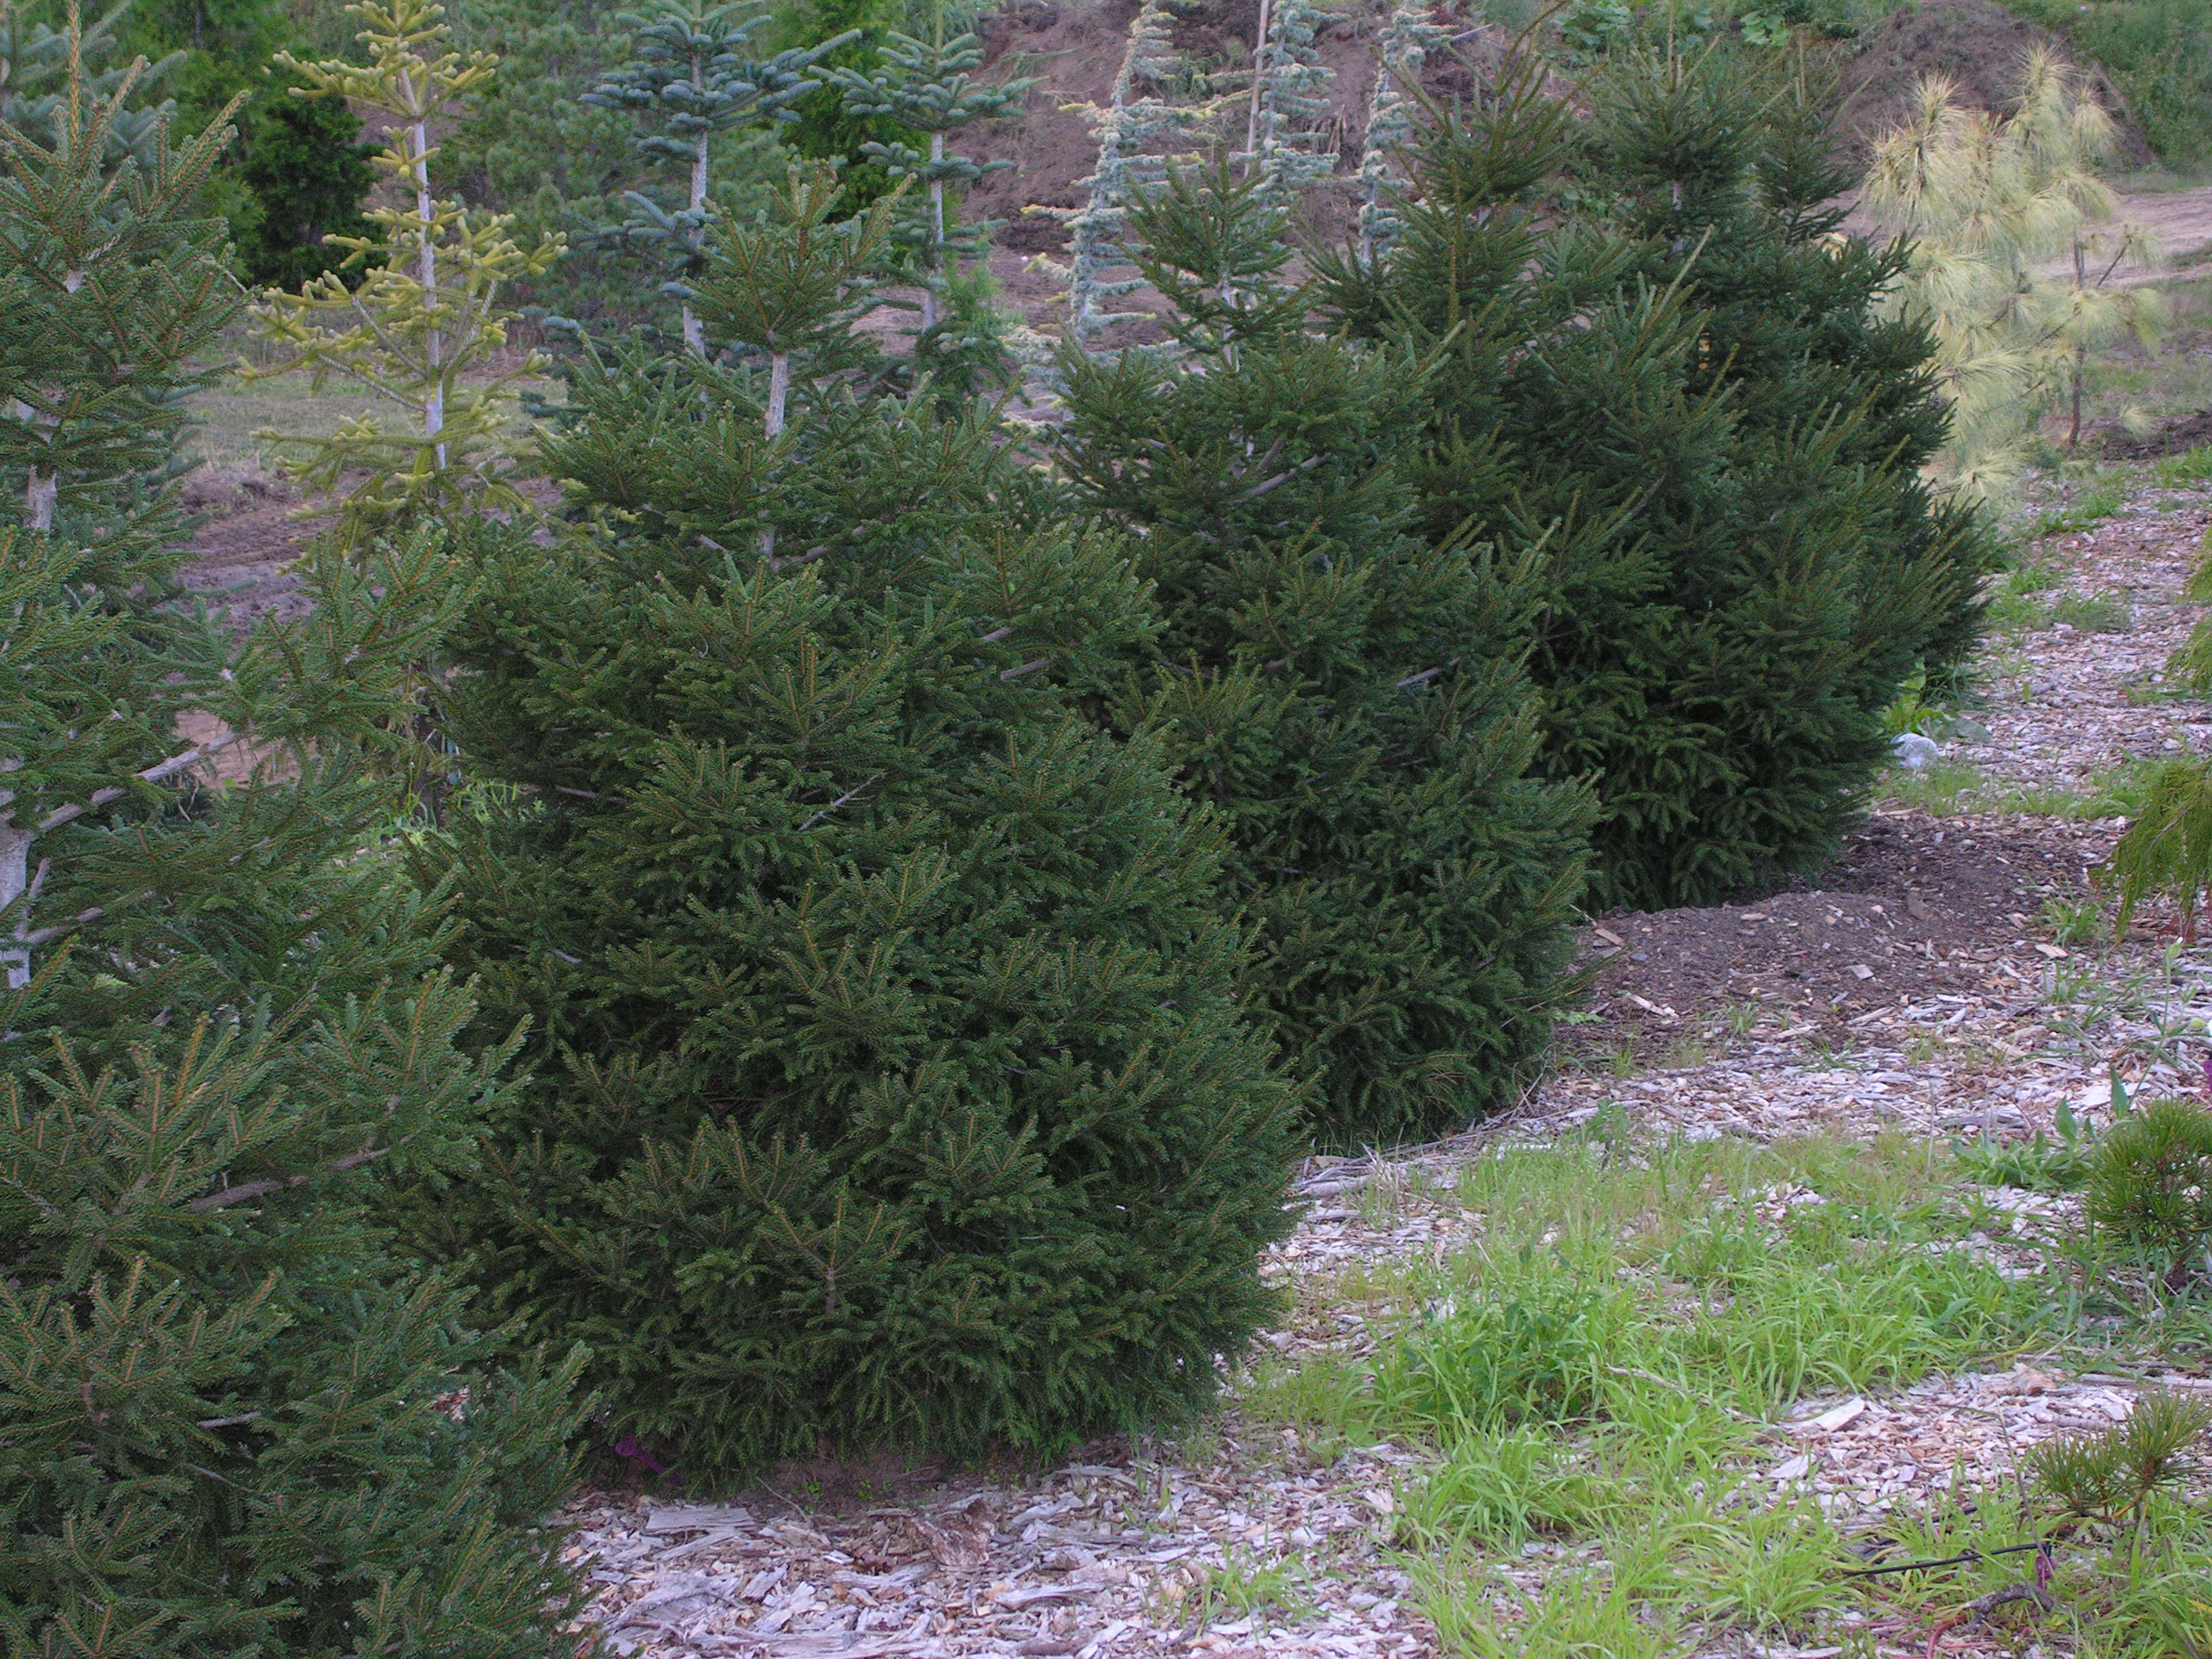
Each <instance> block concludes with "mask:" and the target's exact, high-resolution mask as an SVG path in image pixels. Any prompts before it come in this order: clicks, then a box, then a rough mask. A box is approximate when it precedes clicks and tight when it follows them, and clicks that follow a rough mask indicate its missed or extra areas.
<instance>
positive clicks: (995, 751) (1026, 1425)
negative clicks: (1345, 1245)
mask: <svg viewBox="0 0 2212 1659" xmlns="http://www.w3.org/2000/svg"><path fill="white" fill-rule="evenodd" d="M825 178H826V173H817V174H815V175H812V176H811V177H809V178H802V179H799V181H797V182H796V183H795V185H794V187H793V191H791V192H790V193H789V194H788V195H787V197H785V198H784V204H783V207H782V209H781V212H780V215H779V216H776V217H775V218H773V219H771V220H769V221H768V222H755V223H751V224H738V223H735V222H731V221H728V220H723V221H720V222H718V223H717V224H716V226H715V228H714V230H713V232H712V233H711V234H710V237H709V246H708V252H709V256H710V257H709V263H708V270H707V272H706V274H705V275H704V276H702V279H701V280H700V282H699V283H698V285H697V293H698V296H699V297H698V301H697V303H698V307H699V313H700V315H701V317H702V321H703V323H704V325H705V328H706V331H707V336H708V343H709V348H710V358H709V359H708V360H703V361H702V360H700V359H696V358H691V357H689V356H684V357H681V358H676V357H668V356H663V357H660V358H659V359H654V358H653V357H650V356H644V355H637V356H632V357H629V358H627V359H623V360H620V361H616V362H600V361H599V360H597V359H587V360H586V363H585V365H584V368H583V369H582V371H581V372H580V374H578V376H577V378H576V380H574V383H573V384H572V386H571V390H570V396H571V399H572V407H571V409H570V410H569V415H570V417H571V421H570V424H569V426H568V428H567V430H566V431H565V432H564V433H563V435H561V436H559V437H556V438H554V439H552V440H550V441H549V442H548V446H547V453H548V458H549V459H550V463H551V465H553V467H554V468H555V470H556V472H557V473H558V474H559V475H561V476H563V477H567V478H568V479H569V480H570V481H571V484H570V495H569V505H570V508H571V514H572V517H573V518H574V520H575V522H574V526H573V527H572V528H571V529H569V530H568V532H565V533H563V534H562V535H561V536H560V537H559V538H557V539H556V540H555V541H554V543H553V544H551V545H550V546H546V547H540V546H538V545H536V544H532V542H530V541H528V540H526V539H521V538H509V539H506V540H503V541H500V542H498V543H497V544H496V545H491V546H487V548H486V549H485V550H484V551H483V554H482V556H481V563H482V569H483V590H482V597H481V599H480V600H479V602H478V604H477V607H476V609H475V611H474V612H473V616H472V618H471V622H470V623H469V625H468V626H467V627H466V628H465V629H464V630H463V631H462V632H461V634H460V635H459V638H458V641H457V645H456V647H455V660H456V661H457V662H458V664H459V667H460V670H461V671H460V674H459V677H458V678H457V679H456V681H455V682H454V684H453V686H452V687H451V689H450V694H449V698H448V706H447V708H446V710H445V711H444V719H445V721H446V729H447V730H449V731H450V732H453V734H454V735H455V736H456V738H457V739H458V740H459V746H460V751H461V753H460V757H459V758H460V763H461V764H462V765H463V767H464V768H465V769H466V771H467V773H468V775H470V776H471V778H473V779H475V780H477V784H478V787H477V789H476V791H475V796H476V799H477V808H476V810H475V811H473V813H469V812H462V813H457V814H456V816H455V817H454V819H453V829H452V831H451V835H450V839H449V841H447V842H444V843H441V845H440V846H439V847H437V848H432V849H431V851H430V853H429V854H426V856H429V857H431V858H433V860H434V866H433V868H434V874H435V878H445V877H447V875H450V876H451V877H452V878H453V880H454V881H455V882H456V883H457V884H458V887H459V892H460V894H461V915H462V916H463V918H464V919H465V932H464V933H462V934H461V935H460V936H459V940H458V942H457V950H456V953H455V958H454V959H455V960H456V961H457V962H458V963H460V964H462V965H463V966H464V967H465V969H466V970H467V971H470V972H471V973H475V974H478V975H481V976H482V983H483V995H484V997H485V999H486V1007H487V1011H488V1018H489V1022H490V1024H491V1027H492V1029H494V1030H505V1029H507V1026H508V1025H509V1024H511V1023H513V1021H515V1020H517V1019H519V1018H525V1017H526V1018H528V1019H529V1021H530V1022H531V1034H530V1036H529V1039H528V1051H529V1054H530V1055H531V1057H532V1061H533V1064H534V1066H535V1068H536V1077H535V1080H534V1081H533V1083H532V1085H531V1086H530V1089H529V1090H528V1091H527V1092H526V1094H525V1095H524V1096H523V1097H520V1099H519V1100H518V1102H517V1104H516V1106H515V1109H513V1111H512V1112H511V1113H510V1115H508V1116H507V1119H506V1121H505V1122H504V1124H503V1126H502V1131H501V1135H500V1137H499V1139H498V1143H497V1145H496V1146H495V1150H494V1151H493V1152H491V1153H490V1154H489V1156H488V1157H487V1158H486V1159H485V1161H484V1164H483V1167H482V1169H481V1170H479V1172H478V1173H477V1176H475V1177H474V1178H473V1179H472V1180H471V1182H469V1183H468V1185H467V1186H466V1187H465V1188H463V1189H462V1190H461V1191H460V1192H459V1194H456V1196H455V1198H454V1200H453V1201H452V1202H451V1203H450V1204H443V1203H441V1205H440V1206H435V1207H434V1208H426V1211H425V1213H424V1215H423V1217H422V1227H423V1228H424V1230H425V1234H426V1236H427V1237H432V1238H434V1239H435V1240H439V1241H441V1244H440V1248H442V1249H446V1250H447V1251H450V1252H451V1253H453V1255H456V1256H460V1255H472V1256H473V1258H474V1260H475V1261H476V1262H477V1270H478V1271H479V1273H481V1274H482V1275H483V1279H484V1280H485V1282H486V1283H487V1285H489V1286H490V1287H491V1289H492V1291H493V1293H494V1294H495V1296H496V1297H499V1298H500V1299H501V1302H502V1304H504V1305H507V1306H510V1307H513V1309H515V1310H517V1311H518V1312H519V1313H520V1315H521V1316H523V1317H524V1319H525V1321H526V1324H527V1325H528V1327H529V1328H531V1329H532V1331H533V1332H536V1333H539V1334H545V1335H554V1334H558V1335H559V1336H560V1337H561V1338H562V1340H566V1339H568V1338H572V1337H574V1338H581V1339H583V1340H586V1341H588V1342H589V1343H590V1344H591V1346H592V1352H593V1356H594V1358H593V1361H592V1372H591V1375H592V1376H593V1377H594V1378H596V1379H597V1380H598V1381H599V1382H600V1383H603V1384H604V1385H605V1397H606V1400H607V1401H608V1408H609V1410H610V1412H611V1422H610V1426H611V1427H613V1428H617V1429H619V1430H620V1431H623V1432H624V1433H627V1434H630V1435H633V1436H635V1437H636V1438H637V1439H638V1440H639V1441H640V1442H641V1443H642V1444H643V1445H644V1446H646V1447H647V1449H649V1450H650V1451H651V1452H652V1453H653V1455H655V1456H656V1457H658V1458H659V1459H661V1460H662V1461H663V1462H667V1463H670V1464H671V1465H672V1466H673V1467H674V1468H675V1469H676V1470H677V1471H678V1473H679V1474H681V1475H682V1476H683V1478H684V1479H685V1480H694V1481H696V1480H705V1481H709V1482H711V1481H712V1480H715V1479H717V1478H720V1477H724V1476H727V1475H729V1474H732V1473H734V1472H736V1471H738V1470H741V1469H744V1468H747V1467H750V1466H752V1465H755V1464H757V1463H759V1462H761V1461H763V1460H764V1459H770V1458H774V1457H777V1456H781V1455H789V1454H793V1453H799V1452H807V1453H811V1452H813V1451H814V1450H815V1449H817V1447H821V1446H829V1447H832V1448H848V1447H854V1446H860V1445H869V1444H873V1445H884V1444H890V1445H907V1446H927V1447H933V1448H938V1449H952V1450H970V1451H972V1450H975V1449H979V1448H982V1447H985V1446H988V1445H992V1444H999V1445H1011V1446H1019V1447H1030V1448H1036V1449H1054V1448H1057V1447H1060V1446H1063V1445H1065V1444H1066V1443H1069V1442H1070V1441H1071V1440H1072V1439H1073V1438H1074V1437H1079V1436H1081V1435H1083V1434H1085V1433H1088V1432H1091V1431H1097V1430H1102V1429H1106V1428H1109V1427H1112V1426H1115V1425H1126V1424H1130V1423H1133V1422H1138V1421H1142V1420H1145V1419H1151V1418H1155V1417H1158V1416H1160V1415H1163V1414H1168V1413H1174V1412H1176V1410H1178V1409H1180V1408H1182V1407H1188V1406H1189V1405H1191V1404H1193V1403H1194V1402H1197V1401H1202V1400H1204V1399H1206V1397H1208V1396H1209V1395H1211V1394H1212V1390H1213V1389H1214V1387H1215V1385H1216V1379H1217V1375H1218V1373H1217V1370H1216V1365H1215V1358H1216V1356H1217V1355H1219V1354H1223V1353H1229V1352H1236V1351H1237V1350H1238V1349H1239V1348H1240V1347H1241V1346H1242V1345H1243V1342H1244V1341H1245V1340H1247V1339H1248V1338H1249V1334H1250V1333H1251V1332H1252V1330H1253V1329H1254V1328H1255V1326H1256V1325H1257V1324H1258V1323H1259V1322H1260V1321H1261V1319H1262V1318H1263V1317H1264V1316H1266V1314H1267V1310H1268V1306H1269V1302H1268V1297H1267V1294H1266V1293H1265V1292H1264V1291H1263V1289H1262V1287H1261V1282H1260V1280H1259V1278H1258V1275H1257V1272H1256V1265H1257V1258H1258V1255H1259V1252H1260V1250H1261V1249H1262V1248H1263V1247H1264V1246H1265V1245H1266V1244H1267V1242H1268V1241H1270V1240H1271V1239H1273V1238H1274V1237H1278V1236H1279V1235H1280V1234H1281V1233H1282V1232H1283V1231H1285V1227H1286V1225H1287V1218H1286V1216H1285V1212H1284V1209H1283V1206H1282V1189H1283V1182H1284V1179H1285V1168H1286V1161H1287V1158H1288V1154H1289V1146H1290V1138H1291V1132H1292V1129H1293V1127H1294V1125H1295V1122H1296V1119H1297V1094H1296V1091H1295V1090H1294V1089H1293V1088H1292V1086H1291V1085H1289V1084H1288V1083H1287V1082H1286V1081H1285V1079H1283V1078H1282V1077H1281V1076H1280V1075H1279V1073H1278V1072H1277V1070H1276V1068H1275V1065H1274V1062H1273V1060H1272V1059H1271V1056H1270V1050H1269V1045H1268V1043H1267V1039H1266V1037H1265V1036H1264V1034H1263V1033H1262V1032H1261V1030H1258V1029H1257V1028H1255V1025H1254V1024H1251V1023H1250V1022H1249V1020H1248V1018H1247V1017H1246V1013H1245V1010H1244V1007H1243V1002H1242V1000H1241V995H1240V989H1239V976H1240V975H1241V973H1242V972H1243V963H1244V959H1243V950H1242V939H1241V934H1240V933H1239V930H1238V928H1237V926H1236V925H1235V924H1234V923H1233V922H1231V921H1229V920H1228V919H1226V918H1225V916H1223V915H1221V914H1220V912H1219V910H1218V906H1217V902H1216V896H1215V895H1216V889H1217V883H1218V867H1219V862H1220V858H1221V852H1220V846H1219V833H1218V829H1217V827H1216V826H1215V825H1214V824H1213V823H1212V822H1210V821H1208V820H1206V819H1205V818H1203V817H1197V816H1194V814H1193V813H1192V811H1190V809H1189V808H1188V805H1186V804H1185V803H1184V801H1183V800H1182V799H1181V797H1180V795H1179V793H1178V792H1177V791H1176V787H1175V785H1174V782H1173V780H1172V778H1171V777H1170V775H1169V774H1168V771H1167V769H1166V767H1165V764H1164V758H1163V757H1162V755H1161V754H1160V752H1159V748H1158V744H1157V743H1156V742H1155V741H1153V740H1152V739H1150V738H1139V740H1137V741H1134V742H1131V743H1127V744H1124V743H1121V742H1117V741H1115V739H1114V738H1111V737H1109V735H1107V734H1105V733H1103V732H1101V731H1099V730H1098V729H1097V727H1096V726H1093V725H1092V724H1091V722H1090V721H1088V720H1085V719H1084V718H1083V717H1082V716H1081V714H1079V711H1078V708H1077V705H1078V704H1079V702H1080V701H1081V700H1082V698H1083V697H1084V696H1086V695H1091V694H1092V693H1094V692H1095V690H1096V689H1097V687H1098V686H1100V685H1102V684H1104V683H1105V681H1106V680H1107V679H1108V678H1109V676H1110V675H1111V674H1112V673H1113V672H1114V671H1116V665H1118V664H1119V663H1120V662H1121V661H1123V660H1125V659H1127V656H1128V655H1129V653H1131V652H1133V650H1134V649H1136V648H1137V647H1139V645H1140V644H1141V643H1142V641H1144V640H1145V639H1146V637H1147V636H1148V635H1149V633H1150V632H1151V630H1152V629H1153V628H1154V627H1155V625H1156V623H1155V622H1154V619H1153V617H1152V612H1151V611H1150V609H1149V607H1148V606H1147V605H1146V599H1145V594H1144V591H1143V588H1142V586H1141V584H1140V582H1139V580H1138V578H1137V576H1136V574H1134V572H1133V570H1132V569H1131V568H1129V564H1128V561H1127V557H1126V556H1125V554H1124V552H1123V551H1122V550H1121V547H1120V546H1119V545H1118V544H1116V543H1115V541H1113V540H1112V539H1110V538H1105V537H1102V536H1097V535H1090V534H1082V533H1078V532H1072V531H1068V530H1066V529H1062V528H1058V527H1055V526H1054V525H1053V524H1052V523H1051V522H1050V515H1049V513H1044V512H1042V511H1041V510H1040V509H1039V507H1038V506H1037V502H1036V494H1037V486H1036V484H1035V483H1034V481H1033V478H1032V475H1031V474H1030V473H1029V472H1028V471H1026V470H1025V469H1024V468H1023V467H1022V466H1021V465H1018V460H1017V458H1016V457H1015V456H1014V455H1013V454H1012V453H1011V452H1009V451H1008V450H1007V449H1006V447H1005V446H1004V445H1003V443H1002V442H1001V441H1000V440H1001V434H1000V433H999V432H998V431H997V430H996V429H995V428H994V424H993V423H992V422H991V421H990V419H989V418H988V416H987V414H985V413H983V412H982V411H981V410H979V409H976V408H969V407H956V408H949V409H948V408H946V407H945V405H942V404H938V403H936V402H933V401H931V402H927V403H918V404H903V403H899V402H896V401H891V400H887V399H879V398H870V397H869V396H868V395H867V394H866V386H867V385H868V384H869V382H868V381H866V380H865V379H864V380H857V381H854V380H842V379H840V378H839V377H838V375H837V374H836V372H835V371H836V369H837V368H838V367H839V366H841V365H849V364H851V363H853V362H854V361H855V359H856V356H858V355H860V351H861V349H862V343H861V342H859V341H856V340H855V339H854V337H852V336H851V334H850V333H849V332H848V331H847V329H846V328H845V326H844V325H845V321H846V320H847V319H848V316H849V313H850V309H851V296H852V291H853V284H854V282H855V280H857V278H858V276H860V267H861V266H863V265H865V264H866V258H868V257H869V252H870V249H871V247H879V246H880V242H881V233H882V230H883V227H884V223H885V222H887V217H888V216H887V214H886V213H884V212H880V211H879V212H877V213H875V214H872V216H870V217H869V218H868V219H867V220H865V221H863V222H861V223H860V224H859V225H858V226H848V227H843V228H841V227H838V226H836V225H835V224H833V223H829V222H827V220H826V218H825V206H824V204H825V197H824V196H823V185H824V179H825ZM828 188H829V189H830V190H831V191H834V185H829V186H828ZM725 354H730V355H742V354H753V355H755V356H756V357H757V358H765V359H767V360H768V362H769V363H771V364H774V365H777V366H779V367H776V368H772V369H771V371H770V373H769V374H767V375H764V376H761V377H758V378H756V377H755V376H753V375H752V374H750V371H748V370H746V369H744V368H728V367H726V366H724V362H723V361H721V360H723V359H724V357H725ZM763 382H765V384H764V383H763Z"/></svg>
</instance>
